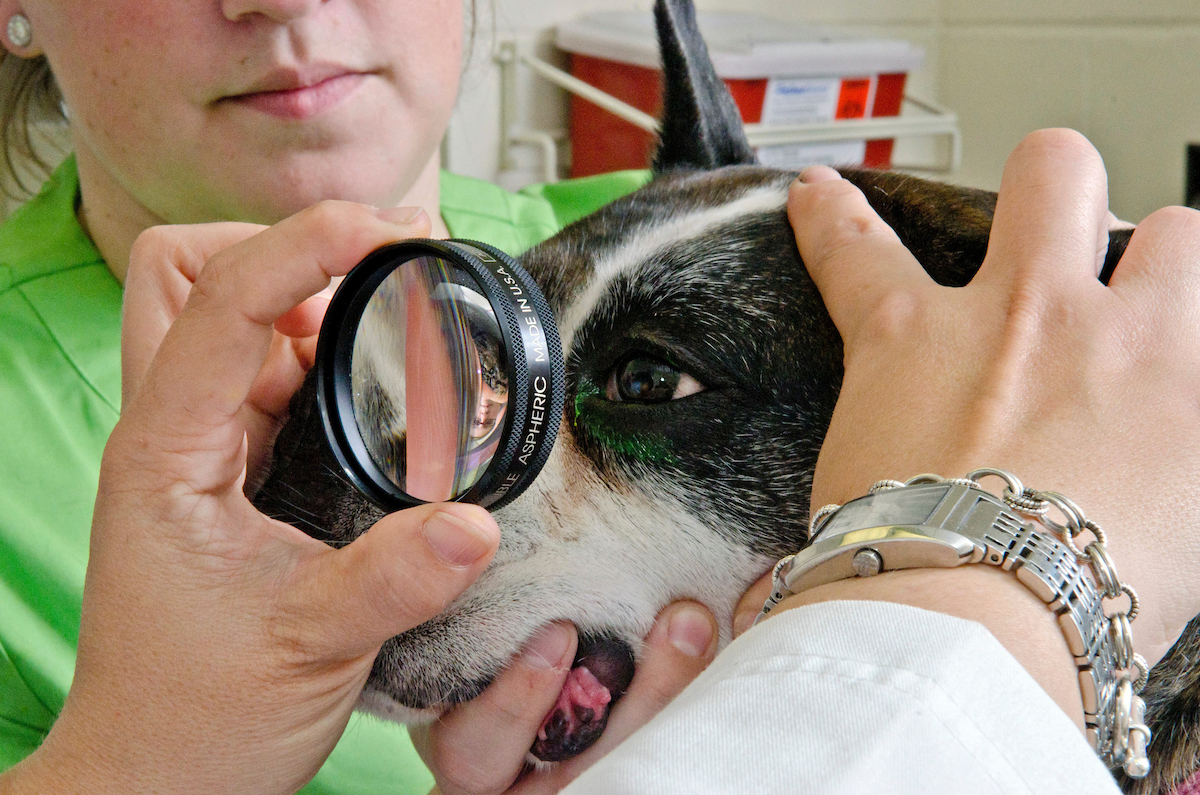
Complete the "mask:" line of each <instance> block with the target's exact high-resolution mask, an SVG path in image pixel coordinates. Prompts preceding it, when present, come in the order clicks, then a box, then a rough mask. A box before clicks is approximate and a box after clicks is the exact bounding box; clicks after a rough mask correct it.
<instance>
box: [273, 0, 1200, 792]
mask: <svg viewBox="0 0 1200 795" xmlns="http://www.w3.org/2000/svg"><path fill="white" fill-rule="evenodd" d="M655 14H656V20H657V24H658V29H659V38H660V46H661V49H662V56H663V65H664V82H665V89H664V111H663V132H662V135H661V141H660V144H659V148H658V151H657V153H656V155H655V158H654V164H653V173H654V177H653V179H652V180H651V182H650V183H649V184H648V185H646V186H645V187H644V188H642V189H640V190H638V191H636V192H635V193H633V194H631V195H629V196H627V197H625V198H622V199H619V200H617V201H615V202H613V203H612V204H610V205H608V206H607V207H604V208H602V209H601V210H599V211H598V212H596V213H594V214H593V215H591V216H589V217H587V218H584V219H582V220H580V221H578V222H576V223H574V224H572V225H571V226H569V227H567V228H566V229H564V230H563V231H562V232H561V233H560V234H559V235H557V236H556V237H554V238H552V239H551V240H548V241H546V242H545V243H543V244H541V245H539V246H537V247H535V248H534V249H532V250H530V251H529V252H527V253H526V254H525V255H524V256H523V257H521V262H522V264H523V265H524V267H525V268H526V270H528V271H529V272H530V274H532V276H533V277H534V278H535V279H536V280H537V282H538V283H539V285H540V286H541V287H542V290H543V292H544V293H545V295H546V297H547V300H548V301H549V303H550V305H551V307H552V308H553V310H554V312H555V314H556V317H557V318H558V322H559V326H560V334H561V338H562V343H563V351H564V355H565V358H566V367H567V382H568V394H567V400H566V409H565V410H564V413H563V417H562V420H561V428H560V431H559V437H558V442H557V444H556V446H555V448H554V450H553V452H552V453H551V455H550V458H549V460H548V462H547V464H546V466H545V468H544V469H543V471H542V473H541V475H540V476H539V478H538V479H537V480H536V481H535V482H534V484H533V485H532V486H531V487H530V488H529V489H528V490H527V491H526V492H525V493H524V494H522V495H521V496H520V497H519V498H518V499H517V500H516V501H514V502H513V503H511V504H510V505H507V506H505V507H504V508H502V509H501V510H499V511H498V512H496V520H497V521H498V522H499V524H500V526H501V529H502V534H501V542H500V548H499V551H498V552H497V554H496V557H495V560H494V562H493V563H492V564H491V566H490V567H489V568H488V569H487V570H486V571H485V572H484V574H483V575H482V576H481V577H480V578H479V580H478V581H477V582H476V583H475V584H474V585H473V586H471V587H470V588H469V589H468V590H467V591H466V592H465V593H464V594H463V595H462V596H461V597H460V598H459V599H458V600H456V601H455V602H454V603H453V604H451V605H449V606H448V607H447V608H446V610H445V611H444V612H443V613H442V614H441V615H439V616H438V617H436V618H435V619H433V620H431V621H429V622H428V623H426V624H423V625H421V626H419V627H416V628H415V629H412V630H410V631H408V632H406V633H404V634H402V635H400V636H398V637H396V638H393V639H391V640H390V641H388V642H387V643H386V644H384V646H383V649H382V650H381V652H380V653H379V656H378V658H377V659H376V661H375V665H374V669H373V670H372V673H371V676H370V679H369V681H368V682H367V686H366V689H365V690H364V692H363V696H362V700H361V707H362V708H363V709H365V710H367V711H369V712H372V713H374V714H376V715H379V716H382V717H384V718H387V719H391V720H399V721H402V722H405V723H417V722H421V721H428V720H432V719H435V718H436V717H437V716H438V715H440V714H442V712H444V711H445V710H446V709H448V708H450V707H452V706H453V705H455V704H458V703H461V702H463V701H466V700H469V699H471V698H473V697H474V696H476V695H478V694H479V693H480V692H481V691H482V690H483V689H484V688H485V687H487V685H488V684H489V683H490V682H491V681H492V680H493V679H494V678H495V676H496V675H497V674H498V673H499V672H500V671H501V670H502V669H503V668H504V667H505V666H506V665H507V664H508V662H509V660H510V659H511V658H512V657H513V655H514V654H516V653H517V652H518V651H519V650H520V648H521V647H522V645H523V644H524V643H525V642H526V641H527V640H528V639H529V638H530V637H531V636H532V635H533V634H534V633H536V632H537V630H538V629H539V628H541V627H542V626H544V625H546V624H547V623H549V622H552V621H561V620H566V621H571V622H573V623H574V624H575V626H576V627H577V628H578V630H579V636H580V642H579V652H578V655H577V659H576V661H575V665H574V667H573V669H572V671H571V674H570V676H569V678H568V684H567V685H566V686H565V687H564V689H563V693H562V695H561V696H560V699H559V703H558V704H557V705H556V707H555V708H554V709H553V710H552V711H551V713H550V714H549V715H548V716H547V719H546V721H545V723H544V724H543V726H542V729H541V731H540V732H539V734H538V738H537V740H536V742H535V743H534V746H533V748H532V749H531V754H532V756H533V757H534V758H535V759H537V760H543V761H558V760H563V759H568V758H570V757H572V756H574V755H576V754H578V753H580V752H581V751H582V750H584V749H585V748H587V747H588V746H589V745H591V744H592V743H593V742H594V741H595V740H596V739H597V738H598V737H599V736H600V734H601V732H603V730H604V725H605V721H606V720H607V715H608V710H609V708H610V707H611V705H612V703H613V702H615V701H616V699H618V698H619V697H620V695H621V694H622V693H623V692H624V690H625V689H626V687H627V686H628V684H629V682H630V680H631V679H632V676H633V672H634V670H635V666H636V660H637V657H638V654H639V651H640V647H641V638H642V637H643V636H644V635H645V634H646V633H647V632H648V631H649V629H650V627H651V625H652V623H653V621H654V618H655V616H656V614H657V613H658V612H659V610H661V609H662V607H664V606H665V605H666V604H668V603H669V602H671V601H673V600H675V599H680V598H691V599H695V600H698V601H700V602H702V603H704V604H705V605H707V606H708V607H709V608H710V609H712V610H713V612H714V613H715V614H716V617H717V620H718V623H719V625H720V627H721V634H720V643H721V644H724V643H727V642H728V641H729V640H730V626H731V615H732V609H733V607H734V605H735V603H736V602H737V599H738V598H739V597H740V596H741V594H742V593H743V592H744V591H745V589H746V588H747V587H748V586H749V585H750V584H751V583H753V582H754V581H755V580H757V579H758V578H759V577H760V576H761V575H762V574H763V573H764V572H765V571H767V570H768V569H770V567H771V565H772V564H773V563H774V562H775V561H776V560H778V559H779V558H780V557H782V556H784V555H787V554H789V553H791V552H794V551H796V550H797V549H798V548H800V547H802V546H803V545H804V544H805V543H806V542H807V540H808V539H807V527H808V505H809V496H810V487H811V483H812V472H813V468H814V466H815V464H816V459H817V453H818V451H819V449H820V446H821V441H822V437H823V435H824V433H825V429H826V428H827V426H828V423H829V419H830V416H831V414H832V412H833V408H834V404H835V402H836V400H837V396H838V390H839V387H840V383H841V377H842V347H841V341H840V338H839V336H838V334H837V331H836V329H835V327H834V326H833V323H832V321H831V320H830V319H829V316H828V314H827V312H826V311H825V308H824V305H823V303H822V301H821V297H820V295H819V293H818V292H817V290H816V288H815V286H814V285H813V283H812V281H811V279H810V278H809V276H808V274H807V271H806V270H805V267H804V264H803V262H802V261H801V260H800V257H799V254H798V252H797V248H796V242H795V239H794V237H793V234H792V230H791V227H790V226H789V224H788V221H787V216H786V212H785V201H786V197H787V190H788V185H789V184H790V183H791V181H792V180H793V179H794V178H795V174H794V173H791V172H786V171H780V170H775V169H768V168H764V167H761V166H759V165H757V164H756V163H755V159H754V153H753V150H752V149H751V148H750V146H749V145H748V143H747V142H746V139H745V136H744V133H743V130H742V126H741V121H740V118H739V116H738V114H737V110H736V108H735V106H734V105H733V102H732V100H731V98H730V97H729V94H728V92H727V91H726V89H725V87H724V85H723V83H722V82H721V80H720V79H719V78H718V77H717V75H716V74H715V72H714V70H713V68H712V65H711V62H710V61H709V59H708V54H707V50H706V48H705V46H704V44H703V41H702V40H701V38H700V35H699V32H698V29H697V27H696V23H695V16H694V11H693V9H692V7H691V4H690V1H689V0H658V2H657V3H656V7H655ZM843 174H844V176H845V177H846V178H847V179H848V180H850V181H851V182H853V183H854V184H855V185H857V186H858V187H859V188H861V189H862V190H863V192H864V193H865V195H866V196H867V199H868V200H869V201H870V203H871V204H872V206H873V207H874V208H875V210H876V211H877V212H878V213H879V214H880V215H881V216H882V217H883V219H884V220H885V221H887V222H888V223H889V224H890V225H891V226H892V228H893V229H894V230H895V231H896V233H897V234H898V235H899V237H900V239H901V240H902V241H903V242H904V244H905V245H906V246H908V248H909V249H910V250H911V251H912V252H913V254H914V255H915V256H916V258H917V259H918V260H919V261H920V262H921V264H922V265H923V266H924V267H925V268H926V270H927V271H928V272H929V273H930V274H931V276H932V277H933V278H934V279H935V280H936V281H938V282H939V283H941V284H945V285H953V286H961V285H964V284H966V283H967V282H968V281H969V280H970V278H971V276H972V275H973V274H974V272H975V271H976V269H977V268H978V267H979V265H980V263H981V262H982V260H983V257H984V254H985V252H986V250H987V240H988V233H989V230H990V226H991V218H992V212H993V210H994V207H995V195H994V194H991V193H987V192H984V191H978V190H972V189H967V188H960V187H951V186H947V185H943V184H939V183H935V182H929V181H924V180H920V179H915V178H913V177H910V176H904V175H899V174H894V173H885V172H873V171H862V170H846V171H843ZM1128 237H1129V232H1116V233H1113V235H1112V237H1111V239H1110V247H1109V254H1108V261H1107V263H1106V266H1105V272H1106V273H1111V270H1112V267H1113V266H1115V264H1116V262H1117V261H1118V260H1119V257H1120V255H1121V253H1122V251H1123V250H1124V246H1125V243H1126V242H1127V240H1128ZM315 392H316V389H315V384H314V382H313V380H312V379H311V378H310V379H309V380H308V381H306V382H305V384H304V386H303V387H302V388H301V390H300V391H299V392H298V393H297V395H296V396H295V398H294V399H293V401H292V404H291V409H290V417H289V419H288V421H287V423H286V424H285V426H284V428H283V429H282V431H281V432H280V435H279V437H278V439H277V441H276V445H275V449H274V458H273V462H272V466H271V474H270V476H269V477H268V478H267V480H266V482H265V483H264V485H263V486H262V488H261V489H260V490H259V492H258V493H257V495H256V497H255V502H256V505H258V507H259V508H260V509H261V510H262V511H263V512H264V513H267V514H268V515H270V516H274V517H277V518H279V519H282V520H284V521H288V522H291V523H293V524H295V525H296V526H297V527H300V528H301V529H303V530H305V531H306V532H308V533H310V534H311V535H314V536H316V537H318V538H321V539H322V540H324V541H326V542H328V543H330V544H333V545H343V544H347V543H349V542H350V541H352V540H353V539H354V538H356V537H357V536H358V535H360V534H361V533H363V532H365V531H366V530H367V529H368V528H369V527H370V526H371V525H372V524H373V523H374V522H376V521H377V520H378V519H379V518H381V517H382V515H383V513H382V511H381V510H380V509H379V508H378V507H376V506H375V505H373V504H372V503H370V502H369V501H368V500H366V499H365V498H364V497H362V496H361V495H360V494H359V493H358V492H357V491H355V489H354V488H353V487H352V486H351V485H350V483H349V481H348V480H346V479H345V478H344V477H343V476H342V475H341V474H340V471H339V467H338V464H337V463H336V460H335V459H334V458H333V456H332V455H331V453H330V452H329V450H328V447H327V444H326V442H325V440H324V431H323V428H322V424H321V419H320V417H319V415H318V413H317V408H316V396H315ZM883 474H887V473H883ZM1197 663H1200V621H1193V622H1192V624H1191V625H1189V627H1188V631H1187V632H1186V633H1185V635H1184V637H1183V638H1182V639H1181V640H1180V642H1179V643H1178V644H1177V645H1176V646H1175V648H1174V649H1173V650H1172V652H1171V654H1170V655H1169V656H1168V657H1167V658H1166V659H1165V660H1164V661H1163V662H1162V663H1160V664H1159V665H1158V666H1156V667H1155V669H1154V671H1153V672H1152V674H1151V679H1150V684H1149V686H1148V687H1147V689H1146V692H1145V694H1144V695H1145V696H1146V699H1147V702H1148V704H1149V708H1150V719H1149V720H1150V723H1151V725H1152V727H1153V729H1154V740H1153V742H1152V743H1151V746H1150V748H1151V751H1150V755H1151V759H1152V763H1153V773H1152V775H1151V777H1150V778H1148V779H1146V780H1143V781H1140V782H1139V781H1131V780H1124V781H1123V784H1124V785H1125V787H1126V789H1127V790H1128V791H1129V792H1136V793H1150V792H1165V791H1167V790H1168V789H1169V788H1170V787H1171V786H1172V785H1173V783H1175V782H1177V781H1179V780H1181V779H1182V778H1185V777H1186V776H1187V775H1188V774H1190V773H1191V772H1192V771H1193V770H1195V769H1196V767H1197V765H1198V763H1200V731H1198V730H1197V727H1198V725H1200V676H1198V675H1197V673H1196V672H1197V669H1198V666H1197Z"/></svg>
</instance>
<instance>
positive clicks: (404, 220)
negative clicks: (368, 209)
mask: <svg viewBox="0 0 1200 795" xmlns="http://www.w3.org/2000/svg"><path fill="white" fill-rule="evenodd" d="M424 214H425V209H424V208H422V207H376V208H375V216H376V217H377V218H379V219H380V220H382V221H387V222H388V223H389V224H403V225H405V226H407V225H409V224H413V223H416V221H417V219H418V218H420V217H421V216H422V215H424Z"/></svg>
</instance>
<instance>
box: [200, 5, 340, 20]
mask: <svg viewBox="0 0 1200 795" xmlns="http://www.w3.org/2000/svg"><path fill="white" fill-rule="evenodd" d="M326 1H327V0H221V11H222V13H223V14H224V15H225V18H226V19H228V20H229V21H231V22H240V21H242V20H246V19H249V18H252V17H254V16H261V17H264V18H266V19H269V20H271V21H272V22H277V23H280V24H283V23H287V22H291V21H292V20H295V19H299V18H301V17H303V16H305V15H307V14H310V13H312V12H313V11H314V10H316V8H317V7H318V6H320V5H321V4H322V3H324V2H326Z"/></svg>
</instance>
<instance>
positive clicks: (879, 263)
mask: <svg viewBox="0 0 1200 795" xmlns="http://www.w3.org/2000/svg"><path fill="white" fill-rule="evenodd" d="M804 176H805V178H816V179H819V180H821V181H818V182H815V183H813V184H805V183H804V182H801V181H796V182H793V183H792V186H791V188H790V190H789V191H788V218H789V219H790V220H791V223H792V229H793V230H794V231H795V233H796V243H797V245H798V246H799V248H800V257H801V259H803V260H804V264H805V267H807V268H808V273H809V275H810V276H811V277H812V280H813V282H815V283H816V285H817V289H818V290H820V291H821V297H822V298H823V299H824V301H825V306H826V308H827V309H828V310H829V314H830V316H831V317H832V318H833V322H834V324H835V325H836V326H837V328H838V331H839V332H841V334H842V338H843V339H846V340H848V338H849V337H850V336H851V335H852V334H853V332H854V331H855V330H857V329H858V328H860V327H861V325H862V324H863V322H864V320H865V318H866V317H868V316H869V315H870V313H872V312H874V311H875V309H876V307H877V306H878V304H879V302H880V301H881V300H882V299H883V297H884V296H885V295H887V294H888V293H889V292H890V291H892V290H895V289H896V288H897V287H905V288H910V289H914V290H915V289H920V288H922V287H926V286H932V285H933V282H932V280H931V279H930V278H929V276H928V275H927V274H926V273H925V271H924V269H922V268H921V266H920V264H918V263H917V260H916V259H915V258H914V257H913V255H912V254H911V253H909V251H908V249H907V248H905V247H904V244H903V243H901V242H900V238H898V237H896V233H895V232H893V231H892V229H891V227H889V226H888V225H887V224H886V223H884V221H883V219H882V218H880V217H879V215H878V214H876V212H875V210H873V209H872V208H871V205H870V204H868V203H867V199H866V197H865V196H863V194H862V191H860V190H859V189H858V188H856V187H855V186H854V185H852V184H850V183H849V182H847V181H845V180H843V179H836V180H835V179H829V178H828V177H829V175H828V174H827V173H825V172H824V171H816V170H814V169H810V170H809V171H807V172H805V175H804Z"/></svg>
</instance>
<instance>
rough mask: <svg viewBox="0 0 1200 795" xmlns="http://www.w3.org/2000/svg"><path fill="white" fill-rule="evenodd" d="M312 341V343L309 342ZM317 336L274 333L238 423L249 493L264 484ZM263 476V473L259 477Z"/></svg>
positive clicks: (309, 366)
mask: <svg viewBox="0 0 1200 795" xmlns="http://www.w3.org/2000/svg"><path fill="white" fill-rule="evenodd" d="M310 343H313V344H310ZM314 345H315V339H314V338H310V337H306V338H304V339H294V338H292V337H285V336H284V335H282V334H275V335H274V337H273V338H272V341H271V350H270V352H269V353H268V354H267V359H266V361H265V362H264V363H263V367H262V369H261V370H260V371H259V373H258V378H256V379H255V381H254V386H253V387H251V389H250V394H249V395H247V397H246V404H245V405H244V406H243V408H242V412H241V415H240V417H239V423H238V424H239V425H241V426H242V427H243V428H245V430H246V483H245V488H246V493H247V494H254V493H256V492H257V490H258V488H259V487H260V486H261V485H262V482H261V477H265V476H266V474H268V473H267V472H265V467H266V465H267V464H268V463H269V462H270V460H271V452H272V448H273V446H274V444H275V437H276V436H277V435H278V434H279V429H280V428H281V427H282V426H283V422H284V420H285V419H287V416H288V408H289V406H290V405H291V401H292V396H293V395H295V394H296V390H298V389H299V388H300V385H301V384H302V383H304V378H305V376H306V375H308V371H309V370H310V369H311V368H312V356H313V354H312V350H311V349H312V348H313V347H314ZM260 476H261V477H260Z"/></svg>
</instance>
